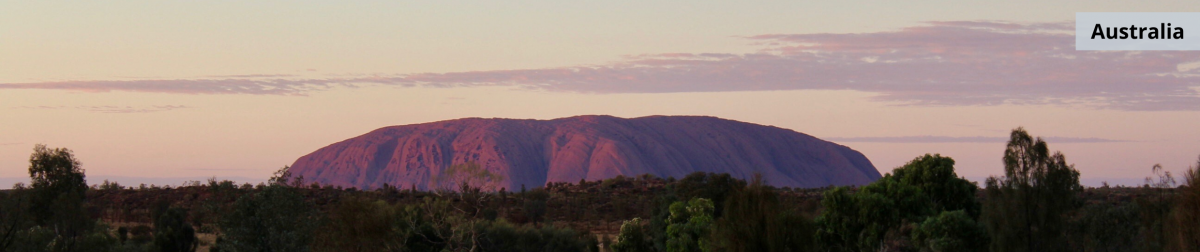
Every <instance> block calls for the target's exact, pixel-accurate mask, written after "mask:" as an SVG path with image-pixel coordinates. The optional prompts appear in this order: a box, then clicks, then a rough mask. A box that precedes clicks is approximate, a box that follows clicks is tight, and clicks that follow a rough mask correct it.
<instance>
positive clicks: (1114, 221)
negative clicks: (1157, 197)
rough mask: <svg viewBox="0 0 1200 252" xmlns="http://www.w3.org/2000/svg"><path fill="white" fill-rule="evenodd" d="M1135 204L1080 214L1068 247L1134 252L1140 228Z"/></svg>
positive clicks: (1088, 209)
mask: <svg viewBox="0 0 1200 252" xmlns="http://www.w3.org/2000/svg"><path fill="white" fill-rule="evenodd" d="M1139 215H1140V213H1139V209H1138V205H1137V204H1129V203H1125V204H1121V205H1116V206H1114V205H1110V204H1094V205H1089V206H1087V207H1084V208H1083V209H1082V211H1080V213H1079V216H1078V218H1077V219H1076V220H1075V224H1074V225H1072V226H1073V227H1074V228H1075V229H1076V230H1075V232H1072V233H1074V236H1073V237H1070V238H1071V243H1072V244H1073V245H1074V246H1073V249H1075V250H1083V251H1136V250H1138V247H1139V246H1138V244H1139V242H1142V241H1140V239H1138V237H1139V230H1138V229H1139V228H1140V227H1142V222H1141V218H1140V217H1139Z"/></svg>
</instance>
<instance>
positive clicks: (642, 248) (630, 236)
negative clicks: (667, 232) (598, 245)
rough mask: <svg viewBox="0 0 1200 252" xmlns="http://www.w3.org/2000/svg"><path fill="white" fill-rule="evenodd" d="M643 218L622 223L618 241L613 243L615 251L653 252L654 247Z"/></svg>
mask: <svg viewBox="0 0 1200 252" xmlns="http://www.w3.org/2000/svg"><path fill="white" fill-rule="evenodd" d="M641 222H642V220H641V219H638V218H633V219H632V220H628V221H625V223H623V224H621V232H620V233H618V234H617V241H616V242H614V243H613V244H612V251H613V252H653V251H655V250H654V247H653V245H652V244H651V243H650V241H649V240H648V239H647V238H648V237H646V232H645V231H644V230H643V227H642V223H641Z"/></svg>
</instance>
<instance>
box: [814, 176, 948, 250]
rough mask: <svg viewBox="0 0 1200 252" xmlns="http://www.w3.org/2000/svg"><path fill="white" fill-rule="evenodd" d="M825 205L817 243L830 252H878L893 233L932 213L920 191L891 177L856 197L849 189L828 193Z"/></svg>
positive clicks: (867, 187) (819, 221)
mask: <svg viewBox="0 0 1200 252" xmlns="http://www.w3.org/2000/svg"><path fill="white" fill-rule="evenodd" d="M821 204H822V205H823V206H824V207H825V212H824V213H822V214H821V216H819V217H817V220H816V222H817V227H818V229H817V240H818V242H819V243H821V245H822V246H823V247H824V248H825V249H827V250H830V251H868V250H878V249H879V248H881V247H883V243H884V240H885V238H886V236H887V235H888V233H889V232H896V231H897V230H898V228H899V227H900V226H901V224H903V223H905V222H916V221H920V219H921V218H923V217H924V216H927V215H929V214H930V213H931V211H932V207H931V206H932V203H931V201H930V200H929V198H928V197H926V196H925V195H924V194H922V192H921V190H920V189H919V188H917V187H916V186H913V185H908V184H904V183H901V182H898V181H897V180H895V179H891V178H890V175H889V176H888V177H884V178H883V179H880V180H878V181H875V183H871V184H870V185H867V186H866V187H863V188H862V189H860V190H859V191H858V192H856V193H853V194H851V193H850V192H848V190H847V189H846V188H836V189H834V190H831V191H827V192H825V198H824V199H823V200H822V201H821Z"/></svg>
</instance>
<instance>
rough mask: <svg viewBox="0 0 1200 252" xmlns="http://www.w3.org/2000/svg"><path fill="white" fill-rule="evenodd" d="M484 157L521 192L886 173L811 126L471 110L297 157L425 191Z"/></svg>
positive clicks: (373, 182)
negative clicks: (696, 175) (511, 115)
mask: <svg viewBox="0 0 1200 252" xmlns="http://www.w3.org/2000/svg"><path fill="white" fill-rule="evenodd" d="M467 163H471V164H476V165H478V167H479V168H482V169H485V170H487V171H489V172H490V173H493V174H498V175H500V177H501V178H502V180H501V181H497V182H495V184H496V185H497V188H508V190H514V189H516V188H520V187H522V186H528V187H530V188H532V187H538V186H542V185H545V184H546V183H548V182H572V183H573V182H577V181H580V180H581V179H584V180H588V181H595V180H602V179H607V178H612V177H616V176H618V175H624V176H639V175H643V174H650V175H654V176H658V177H663V178H666V177H675V178H682V177H684V176H686V175H688V174H690V173H693V172H712V173H728V174H730V175H732V176H733V177H737V178H743V179H746V178H750V177H752V176H754V174H762V175H763V178H764V179H765V180H766V182H767V183H768V184H770V185H774V186H779V187H784V186H787V187H804V188H808V187H823V186H830V185H835V186H841V185H864V184H868V183H870V182H872V181H875V180H876V179H879V178H880V174H879V171H878V170H876V169H875V166H874V165H872V164H871V161H870V160H868V159H867V158H866V157H865V156H863V154H862V153H859V152H858V151H855V150H853V149H850V148H849V147H846V146H842V145H838V144H835V143H832V142H828V141H824V140H821V139H818V138H816V137H813V136H809V135H806V134H804V133H800V132H796V131H794V130H790V129H784V128H779V127H773V126H765V125H758V124H753V123H746V122H739V121H734V120H727V119H721V118H716V117H707V116H647V117H638V118H619V117H613V116H575V117H567V118H559V119H552V120H531V119H500V118H494V119H485V118H464V119H456V120H447V121H438V122H430V123H422V124H411V125H400V126H390V127H384V128H380V129H377V130H374V131H371V132H368V133H366V134H363V135H361V136H357V137H353V138H350V139H346V140H344V141H341V142H337V143H334V144H331V145H329V146H326V147H324V148H320V149H318V150H316V151H313V152H312V153H310V154H308V155H304V156H303V157H300V158H299V159H297V160H296V162H295V163H294V164H292V166H291V169H290V171H291V173H292V176H293V177H298V176H303V178H304V181H305V183H312V182H316V183H319V184H322V185H336V186H344V187H357V188H361V189H372V188H379V187H381V186H383V185H385V184H387V185H390V186H395V187H398V188H410V187H415V188H417V189H421V190H428V189H434V188H437V187H438V183H436V181H435V178H437V177H438V176H442V173H443V171H445V170H446V169H447V168H448V167H451V166H453V165H461V164H467Z"/></svg>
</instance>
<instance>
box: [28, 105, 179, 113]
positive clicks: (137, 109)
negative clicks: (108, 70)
mask: <svg viewBox="0 0 1200 252" xmlns="http://www.w3.org/2000/svg"><path fill="white" fill-rule="evenodd" d="M12 108H14V109H79V110H86V111H90V112H97V113H149V112H160V111H170V110H176V109H186V108H192V107H189V106H184V105H154V106H112V105H105V106H73V107H72V106H17V107H12Z"/></svg>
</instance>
